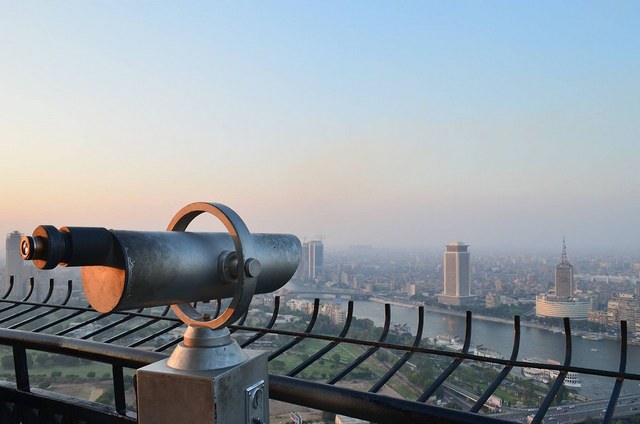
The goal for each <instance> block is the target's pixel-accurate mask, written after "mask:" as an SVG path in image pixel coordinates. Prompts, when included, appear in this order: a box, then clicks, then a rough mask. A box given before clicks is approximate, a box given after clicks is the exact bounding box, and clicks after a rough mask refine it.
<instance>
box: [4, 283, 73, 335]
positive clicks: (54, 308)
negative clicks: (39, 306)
mask: <svg viewBox="0 0 640 424" xmlns="http://www.w3.org/2000/svg"><path fill="white" fill-rule="evenodd" d="M71 293H72V283H71V280H69V281H68V282H67V294H66V296H65V298H64V300H63V301H62V304H60V305H57V306H53V305H51V306H49V308H51V309H50V310H48V311H45V312H42V313H40V314H38V315H35V316H32V317H31V318H28V319H26V320H24V321H20V322H18V323H16V324H13V325H11V326H9V327H7V328H9V329H11V330H13V329H17V328H20V327H22V326H24V325H27V324H29V323H31V322H33V321H37V320H39V319H40V318H42V317H44V316H47V315H49V314H52V313H54V312H57V311H59V310H60V309H61V308H62V306H64V305H66V304H67V303H68V302H69V300H70V299H71Z"/></svg>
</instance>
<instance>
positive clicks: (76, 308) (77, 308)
mask: <svg viewBox="0 0 640 424" xmlns="http://www.w3.org/2000/svg"><path fill="white" fill-rule="evenodd" d="M0 303H17V304H19V305H33V306H44V307H47V308H51V307H54V306H52V305H48V304H45V303H41V302H27V301H23V300H15V301H12V300H2V299H0ZM55 307H60V309H64V310H70V311H82V312H95V313H99V312H98V311H96V310H95V309H93V308H91V307H89V306H86V307H82V306H70V305H65V306H61V305H56V306H55ZM0 312H2V311H1V310H0ZM109 313H110V314H113V315H135V316H136V317H140V318H157V317H158V316H159V315H157V314H155V315H154V314H146V313H138V312H133V311H115V312H109ZM162 319H163V320H164V321H172V322H182V321H180V320H179V319H178V318H174V317H163V318H162Z"/></svg>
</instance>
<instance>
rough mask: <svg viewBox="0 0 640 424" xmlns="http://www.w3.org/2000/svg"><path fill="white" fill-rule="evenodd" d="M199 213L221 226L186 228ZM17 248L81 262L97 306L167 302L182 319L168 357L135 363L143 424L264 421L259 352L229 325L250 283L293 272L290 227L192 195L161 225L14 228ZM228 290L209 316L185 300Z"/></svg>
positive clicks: (241, 309)
mask: <svg viewBox="0 0 640 424" xmlns="http://www.w3.org/2000/svg"><path fill="white" fill-rule="evenodd" d="M202 213H209V214H212V215H214V216H215V217H217V218H218V219H219V220H220V221H221V222H222V223H223V224H224V225H225V227H226V229H227V231H228V232H229V233H228V234H226V233H193V232H187V231H186V229H187V227H188V225H189V224H190V223H191V221H193V219H194V218H195V217H197V216H198V215H200V214H202ZM20 254H21V255H22V257H23V258H24V259H25V260H32V261H33V263H34V265H35V266H36V267H38V268H40V269H52V268H54V267H56V266H58V265H62V266H81V267H82V285H83V289H84V292H85V295H86V297H87V299H88V300H89V303H90V304H91V306H93V307H94V309H96V310H97V311H99V312H111V311H119V310H126V309H136V308H142V307H151V306H159V305H172V309H173V311H174V313H175V314H176V315H177V316H178V317H179V318H180V319H181V320H182V321H183V322H184V323H185V324H187V325H188V328H187V330H186V332H185V335H184V341H183V342H182V343H180V344H179V345H178V346H177V347H176V349H175V350H174V352H173V353H172V354H171V356H170V357H169V358H168V359H166V360H164V361H160V362H157V363H155V364H151V365H149V366H146V367H143V368H140V369H139V370H138V371H137V380H138V393H137V395H138V420H139V422H140V423H141V424H147V423H148V424H151V423H153V424H163V423H167V424H169V423H171V424H175V423H181V422H184V423H186V422H188V423H208V424H210V423H214V424H227V423H229V424H231V423H234V424H235V423H250V424H260V423H267V422H268V419H269V402H268V399H269V391H268V390H269V389H268V372H267V355H266V353H265V352H261V351H252V350H243V349H242V348H240V346H239V345H238V343H237V342H236V341H235V340H233V339H232V338H231V336H230V333H229V330H228V329H227V326H229V325H231V324H232V323H234V322H235V321H237V320H238V319H239V318H240V317H242V316H243V315H244V314H246V313H247V312H248V309H249V304H250V303H251V298H252V297H253V295H254V293H258V294H259V293H269V292H273V291H275V290H278V289H279V288H280V287H282V286H283V285H284V284H286V283H287V281H289V279H290V278H291V277H292V276H293V274H294V273H295V271H296V269H297V267H298V264H299V263H300V254H301V246H300V241H299V240H298V238H297V237H295V236H293V235H290V234H251V233H250V232H249V230H248V229H247V227H246V225H245V224H244V222H243V221H242V219H240V217H239V216H238V215H237V214H236V213H235V212H234V211H233V210H231V209H230V208H228V207H226V206H224V205H221V204H217V203H192V204H190V205H187V206H185V207H184V208H182V210H180V211H179V212H178V213H177V214H176V215H175V216H174V218H173V219H172V220H171V223H170V224H169V226H168V228H167V231H159V232H141V231H119V230H107V229H104V228H86V227H62V228H60V229H59V230H58V229H56V228H55V227H53V226H49V225H41V226H39V227H38V228H36V229H35V231H34V232H33V235H31V236H26V237H23V238H22V240H21V243H20ZM227 298H230V299H231V301H230V303H229V305H228V306H227V308H226V310H224V311H223V312H222V313H220V314H219V315H218V316H217V317H214V318H211V317H210V316H208V315H207V314H200V313H199V312H198V311H197V310H196V309H195V308H194V307H193V306H192V305H191V303H192V302H197V301H209V300H213V299H218V300H220V299H227Z"/></svg>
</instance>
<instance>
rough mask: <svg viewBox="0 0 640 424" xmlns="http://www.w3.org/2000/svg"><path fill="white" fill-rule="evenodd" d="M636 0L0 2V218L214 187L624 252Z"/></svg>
mask: <svg viewBox="0 0 640 424" xmlns="http://www.w3.org/2000/svg"><path fill="white" fill-rule="evenodd" d="M639 9H640V5H638V4H637V3H635V2H618V3H616V4H615V5H610V4H604V3H593V2H591V3H584V2H564V3H561V4H558V3H554V2H536V3H530V4H526V3H521V4H512V3H510V2H495V3H491V4H475V3H472V2H468V3H459V4H449V3H438V2H416V3H403V4H402V5H397V4H395V3H391V2H389V3H383V2H381V3H376V4H374V5H372V4H370V3H364V2H353V3H349V4H343V3H339V2H326V3H323V4H314V5H311V4H299V3H294V2H283V3H278V4H269V5H261V4H253V3H251V4H250V3H235V4H220V3H215V4H201V3H186V4H182V5H180V6H178V5H174V4H171V3H159V4H156V5H154V7H153V9H151V8H147V7H145V6H144V5H142V4H138V5H136V4H127V3H104V4H87V3H83V2H73V1H68V2H63V3H62V5H61V6H58V5H56V6H53V5H48V4H35V3H29V2H20V3H17V2H3V3H2V13H0V35H2V37H3V39H4V40H6V42H5V43H2V45H0V55H2V57H3V59H4V63H6V64H7V66H4V67H2V69H0V92H2V96H0V110H2V113H1V114H0V178H1V179H0V181H1V182H2V183H1V184H0V199H2V201H1V202H0V217H1V219H0V233H2V234H8V233H10V232H11V231H14V230H19V231H21V232H23V233H26V234H30V233H31V231H33V229H34V228H35V227H36V226H38V225H40V224H51V225H55V226H57V227H61V226H64V225H74V226H103V227H107V228H117V229H136V230H162V229H164V228H166V225H167V224H168V222H169V221H170V220H171V217H173V215H174V214H175V213H176V212H177V211H178V210H179V209H180V208H181V207H182V206H184V205H185V204H188V203H191V202H194V201H215V202H220V203H224V204H226V205H228V206H230V207H231V208H233V209H234V210H236V211H237V212H238V214H239V215H240V216H242V217H243V219H244V220H245V221H246V223H247V226H248V227H249V229H250V231H252V232H283V233H293V234H296V235H298V236H299V237H300V238H302V237H304V236H311V235H314V234H322V235H323V236H325V237H326V241H325V243H326V245H327V247H332V246H348V245H350V244H371V245H375V246H381V247H387V246H388V247H394V248H397V247H410V248H413V247H421V246H425V247H431V248H434V249H437V248H439V246H441V245H442V244H444V243H446V242H447V241H449V240H452V239H459V240H466V241H468V242H469V243H470V244H471V245H472V246H473V248H474V252H476V251H484V250H488V249H494V248H504V249H505V250H514V251H516V249H518V251H522V252H523V253H524V252H529V251H531V250H538V251H539V250H544V251H548V252H553V249H554V246H557V242H558V239H559V238H560V237H561V236H562V235H566V236H567V239H568V240H570V241H571V251H572V254H580V253H581V252H585V251H588V252H598V253H618V252H626V251H637V249H638V247H639V245H638V240H640V215H639V214H638V213H637V211H638V206H639V201H638V196H637V193H638V192H640V177H639V176H638V172H637V169H640V166H639V165H640V143H638V135H639V132H638V126H637V122H636V121H637V119H636V116H637V113H638V110H639V109H640V105H639V104H638V100H637V99H638V98H640V80H639V78H640V77H639V75H640V31H639V30H638V29H637V24H636V22H635V19H634V18H635V16H638V15H639V14H640V10H639ZM203 227H204V228H207V227H206V226H204V225H203ZM196 228H197V227H196ZM3 249H4V246H0V258H4V256H5V252H4V250H3Z"/></svg>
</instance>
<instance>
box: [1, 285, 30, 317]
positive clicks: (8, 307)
mask: <svg viewBox="0 0 640 424" xmlns="http://www.w3.org/2000/svg"><path fill="white" fill-rule="evenodd" d="M33 286H34V280H33V277H31V278H30V279H29V292H28V293H27V295H26V296H25V297H24V298H23V299H21V300H3V302H6V303H13V305H10V306H6V307H4V308H2V309H0V313H3V312H6V311H8V310H10V309H13V308H15V307H16V306H18V305H24V304H25V303H26V302H27V301H28V300H29V298H30V297H31V295H32V294H33Z"/></svg>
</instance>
